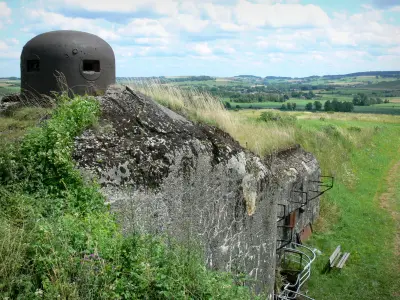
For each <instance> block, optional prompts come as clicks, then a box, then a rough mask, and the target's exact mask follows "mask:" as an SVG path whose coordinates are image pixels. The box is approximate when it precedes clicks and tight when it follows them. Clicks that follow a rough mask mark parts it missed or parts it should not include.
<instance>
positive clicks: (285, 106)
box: [281, 102, 297, 110]
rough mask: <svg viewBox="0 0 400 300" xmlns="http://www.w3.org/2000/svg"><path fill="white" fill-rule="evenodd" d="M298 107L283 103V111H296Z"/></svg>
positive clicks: (293, 104)
mask: <svg viewBox="0 0 400 300" xmlns="http://www.w3.org/2000/svg"><path fill="white" fill-rule="evenodd" d="M296 106H297V105H296V103H294V102H288V103H283V104H282V106H281V110H296Z"/></svg>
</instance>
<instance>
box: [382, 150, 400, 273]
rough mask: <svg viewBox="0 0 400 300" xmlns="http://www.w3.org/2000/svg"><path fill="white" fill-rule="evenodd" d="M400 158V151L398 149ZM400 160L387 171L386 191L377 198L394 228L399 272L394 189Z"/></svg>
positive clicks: (399, 236) (398, 221) (398, 225)
mask: <svg viewBox="0 0 400 300" xmlns="http://www.w3.org/2000/svg"><path fill="white" fill-rule="evenodd" d="M399 156H400V149H399ZM399 174H400V160H399V161H397V162H396V163H395V164H394V165H393V167H392V168H391V169H390V170H389V173H388V175H387V177H386V183H387V187H388V189H387V191H386V192H384V193H382V194H381V195H380V196H379V201H380V206H381V207H382V208H384V209H386V210H388V212H389V213H390V215H391V216H392V218H393V220H394V222H395V226H396V236H395V239H394V253H395V255H396V257H397V262H398V263H397V267H398V268H399V270H400V212H399V211H398V201H400V199H396V197H397V195H396V188H397V185H398V184H400V183H399Z"/></svg>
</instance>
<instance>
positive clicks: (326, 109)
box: [324, 100, 333, 111]
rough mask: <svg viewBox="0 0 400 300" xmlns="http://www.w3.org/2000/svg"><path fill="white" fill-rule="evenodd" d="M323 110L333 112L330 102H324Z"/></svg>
mask: <svg viewBox="0 0 400 300" xmlns="http://www.w3.org/2000/svg"><path fill="white" fill-rule="evenodd" d="M324 110H325V111H333V106H332V103H331V101H329V100H328V101H326V102H325V104H324Z"/></svg>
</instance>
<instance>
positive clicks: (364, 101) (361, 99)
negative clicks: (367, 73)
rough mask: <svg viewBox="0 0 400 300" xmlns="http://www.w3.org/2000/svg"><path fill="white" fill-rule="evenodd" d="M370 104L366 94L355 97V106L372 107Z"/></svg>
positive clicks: (358, 94)
mask: <svg viewBox="0 0 400 300" xmlns="http://www.w3.org/2000/svg"><path fill="white" fill-rule="evenodd" d="M370 103H371V102H370V99H368V96H367V95H366V94H365V93H357V95H354V97H353V104H354V105H359V106H367V105H370Z"/></svg>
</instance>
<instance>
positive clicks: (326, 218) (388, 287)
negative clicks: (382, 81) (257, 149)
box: [232, 110, 400, 300]
mask: <svg viewBox="0 0 400 300" xmlns="http://www.w3.org/2000/svg"><path fill="white" fill-rule="evenodd" d="M264 111H266V110H240V111H236V112H232V113H234V114H239V115H241V116H243V117H246V118H249V119H253V120H256V119H257V118H258V117H259V116H260V115H261V114H262V112H264ZM280 114H283V115H285V114H288V115H292V116H295V117H296V118H297V122H296V125H295V127H296V129H295V130H296V142H298V143H300V144H301V145H302V146H303V147H304V148H305V149H306V150H308V151H311V152H313V153H314V154H315V155H316V156H317V158H318V160H319V161H320V163H321V168H322V173H323V174H325V175H332V176H334V177H335V185H334V187H333V189H332V190H330V191H329V192H327V193H325V194H324V196H323V198H322V200H321V215H320V218H319V220H318V221H317V223H316V224H314V226H313V229H314V234H313V235H312V238H311V239H310V240H309V241H308V242H307V243H308V245H310V246H312V247H315V248H317V249H318V250H320V251H321V252H322V255H320V256H318V257H317V259H316V261H315V262H314V265H313V267H312V276H311V280H310V281H309V285H308V292H309V293H308V295H309V296H311V297H313V298H315V299H328V300H329V299H332V300H333V299H400V295H399V294H398V291H399V290H400V272H399V270H400V256H399V253H398V252H396V251H397V250H396V249H398V246H399V245H400V244H399V237H398V235H397V236H396V231H397V230H398V228H399V226H400V219H399V218H398V217H395V216H398V212H399V211H400V210H399V209H400V196H399V195H400V193H399V190H400V188H399V186H400V118H399V117H397V116H385V115H374V114H351V113H334V114H328V113H309V112H285V113H280ZM266 126H268V125H266ZM396 243H397V246H396ZM338 245H341V247H342V251H345V252H350V253H351V255H350V258H349V260H348V262H347V263H346V266H345V267H344V269H343V270H341V271H340V272H338V271H336V270H333V271H332V272H330V273H329V274H323V273H322V270H323V269H324V267H325V264H326V262H327V260H328V258H329V256H330V255H331V254H332V252H333V251H334V250H335V248H336V247H337V246H338Z"/></svg>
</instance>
